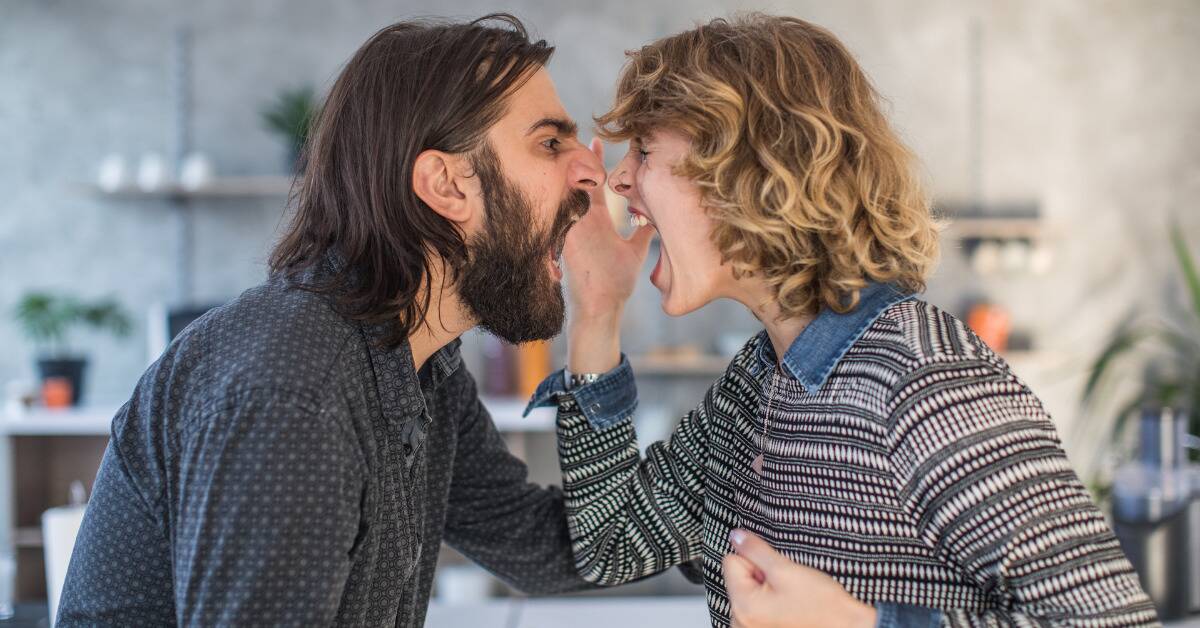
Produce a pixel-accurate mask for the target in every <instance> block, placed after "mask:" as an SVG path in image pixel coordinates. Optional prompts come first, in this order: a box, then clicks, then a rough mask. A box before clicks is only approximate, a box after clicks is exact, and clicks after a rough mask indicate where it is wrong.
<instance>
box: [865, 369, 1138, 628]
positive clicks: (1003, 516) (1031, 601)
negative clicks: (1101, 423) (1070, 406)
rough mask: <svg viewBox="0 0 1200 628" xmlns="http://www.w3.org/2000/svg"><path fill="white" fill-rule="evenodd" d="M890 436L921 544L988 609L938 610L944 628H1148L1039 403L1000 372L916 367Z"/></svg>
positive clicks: (1126, 568)
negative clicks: (985, 595) (978, 593)
mask: <svg viewBox="0 0 1200 628" xmlns="http://www.w3.org/2000/svg"><path fill="white" fill-rule="evenodd" d="M888 432H889V435H890V442H889V452H888V454H889V459H890V462H891V465H892V467H893V470H894V472H895V475H896V478H897V482H898V483H899V486H898V489H899V491H900V496H901V499H902V502H903V504H904V506H905V508H906V509H907V510H908V511H909V512H910V513H911V516H912V517H913V518H914V519H915V521H916V523H917V528H918V532H919V534H920V535H921V537H922V539H923V541H924V542H925V543H927V544H928V545H929V546H930V547H931V548H932V549H933V550H934V551H935V552H936V553H937V555H938V556H939V557H941V558H942V559H943V560H945V561H946V562H947V563H948V564H952V565H955V566H956V567H957V568H958V570H959V571H960V572H961V573H962V574H963V576H964V577H966V578H969V579H970V580H971V581H973V582H974V583H975V585H976V586H978V587H979V589H980V590H982V591H987V592H989V595H990V596H991V598H992V600H993V602H994V603H993V604H991V605H990V606H991V608H989V609H987V610H983V611H978V610H973V609H950V610H946V611H945V613H944V616H943V623H944V624H945V625H949V626H1030V625H1038V626H1050V625H1053V626H1101V625H1103V626H1116V625H1120V626H1142V625H1146V626H1150V625H1157V623H1156V618H1155V612H1154V608H1153V606H1152V604H1151V602H1150V600H1149V598H1148V597H1147V596H1146V594H1145V593H1144V592H1143V591H1142V588H1141V586H1140V585H1139V583H1138V580H1137V576H1136V574H1135V573H1134V571H1133V569H1132V567H1131V566H1130V564H1129V561H1128V560H1126V558H1125V555H1124V554H1123V553H1122V551H1121V547H1120V545H1119V544H1118V542H1117V539H1116V537H1115V536H1114V535H1113V533H1112V531H1111V530H1110V529H1109V527H1108V524H1107V523H1106V522H1105V520H1104V516H1103V515H1102V514H1101V513H1100V511H1099V509H1098V508H1097V507H1096V506H1095V504H1093V503H1092V500H1091V498H1090V496H1089V495H1088V493H1087V491H1086V489H1085V488H1084V486H1083V484H1082V483H1081V482H1080V481H1079V479H1078V477H1076V475H1075V473H1074V471H1072V469H1071V466H1070V464H1069V463H1068V461H1067V458H1066V455H1065V453H1064V452H1063V450H1062V446H1061V443H1060V442H1059V439H1058V436H1057V435H1056V433H1055V430H1054V427H1053V425H1052V424H1051V422H1050V420H1049V417H1048V416H1047V415H1046V413H1045V411H1044V409H1043V407H1042V405H1041V402H1040V401H1038V399H1037V398H1036V397H1035V396H1034V395H1033V393H1032V392H1031V391H1030V390H1029V389H1028V388H1027V387H1026V386H1025V385H1024V384H1022V383H1021V382H1020V381H1019V380H1018V379H1017V378H1016V377H1015V376H1013V375H1012V373H1011V372H1010V371H1008V369H1007V368H1005V367H1003V366H1002V365H999V364H996V363H993V362H991V361H988V360H983V359H969V360H967V359H964V360H950V361H947V360H930V361H929V362H928V363H925V364H922V365H919V366H918V368H916V369H914V371H913V372H912V373H911V374H910V375H909V376H907V377H906V378H905V379H904V380H903V381H901V382H899V384H898V385H897V386H896V388H895V389H894V393H893V399H892V406H891V410H890V414H889V422H888Z"/></svg>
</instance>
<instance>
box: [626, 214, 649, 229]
mask: <svg viewBox="0 0 1200 628" xmlns="http://www.w3.org/2000/svg"><path fill="white" fill-rule="evenodd" d="M629 224H630V226H632V227H634V228H635V229H636V228H637V227H645V226H646V225H648V224H650V219H649V218H647V217H645V216H643V215H641V214H629Z"/></svg>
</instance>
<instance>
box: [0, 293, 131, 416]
mask: <svg viewBox="0 0 1200 628" xmlns="http://www.w3.org/2000/svg"><path fill="white" fill-rule="evenodd" d="M15 317H16V320H17V322H18V323H19V324H20V325H21V328H22V329H23V330H24V332H25V335H26V336H28V337H29V339H30V340H31V341H33V343H34V345H35V346H36V347H37V353H38V358H37V367H38V376H39V379H40V380H41V381H42V382H43V383H45V382H46V381H47V380H50V379H51V378H62V379H64V380H66V381H67V382H68V383H69V388H70V393H71V397H70V403H71V404H72V405H78V404H79V401H80V399H81V398H82V393H83V376H84V372H85V370H86V368H87V358H86V357H84V356H82V355H81V354H79V353H78V352H77V351H74V350H72V347H71V344H70V342H69V336H70V332H71V330H72V329H74V328H77V327H91V328H93V329H96V330H101V331H108V332H110V333H112V334H113V335H115V336H117V337H119V338H120V337H124V336H127V335H129V330H130V327H131V325H130V322H129V315H128V314H126V312H125V311H124V309H122V308H121V306H120V305H118V304H117V302H116V301H114V300H112V299H103V300H100V301H95V302H84V301H80V300H78V299H75V298H73V297H69V296H59V295H53V294H49V293H45V292H30V293H27V294H26V295H25V296H24V297H23V298H22V299H21V301H20V302H19V303H18V304H17V307H16V311H15Z"/></svg>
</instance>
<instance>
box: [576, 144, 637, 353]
mask: <svg viewBox="0 0 1200 628" xmlns="http://www.w3.org/2000/svg"><path fill="white" fill-rule="evenodd" d="M591 148H592V152H594V153H596V156H598V157H600V161H601V162H603V161H604V147H603V144H601V143H600V140H598V139H593V140H592V145H591ZM591 198H592V204H591V208H590V209H588V213H587V214H586V215H585V216H584V217H583V218H581V219H580V220H579V222H577V223H576V224H575V226H574V227H573V228H572V229H571V231H570V233H569V234H568V235H567V244H566V247H565V248H564V249H563V261H564V263H565V264H564V265H565V267H566V269H565V270H566V275H567V289H568V294H569V295H570V297H569V298H570V303H571V321H570V324H569V327H568V332H567V333H568V340H569V350H568V354H569V358H568V368H569V369H570V370H571V371H572V372H575V373H603V372H605V371H608V370H610V369H612V368H613V367H615V366H617V364H618V363H619V362H620V355H621V351H620V346H621V345H620V331H621V314H622V312H623V311H624V308H625V302H626V301H628V300H629V297H630V296H631V295H632V294H633V288H634V285H635V283H636V282H637V278H638V274H639V272H640V271H641V268H642V264H643V263H644V262H645V260H646V252H647V251H648V250H649V248H650V240H651V239H652V238H653V236H654V229H653V227H649V226H644V227H639V228H638V229H637V231H634V232H633V235H631V236H630V237H629V239H628V240H627V239H625V238H622V237H621V234H620V233H618V232H617V229H616V226H615V225H613V221H612V218H611V217H610V216H609V213H608V203H607V202H606V200H605V191H604V189H603V187H600V188H597V189H595V190H592V192H591Z"/></svg>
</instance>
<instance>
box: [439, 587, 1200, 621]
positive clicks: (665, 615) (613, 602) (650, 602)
mask: <svg viewBox="0 0 1200 628" xmlns="http://www.w3.org/2000/svg"><path fill="white" fill-rule="evenodd" d="M708 625H709V621H708V607H707V606H705V602H704V597H703V596H700V595H689V596H672V597H621V598H545V599H526V598H507V599H506V598H496V599H491V600H488V601H485V602H474V603H468V604H445V603H441V602H437V601H434V602H432V603H431V604H430V605H429V614H428V615H427V617H426V619H425V626H426V627H427V628H468V627H469V628H561V627H562V626H570V627H571V628H695V627H702V626H708ZM1164 628H1200V615H1197V616H1193V617H1191V618H1188V619H1182V620H1178V621H1173V622H1168V623H1166V624H1164Z"/></svg>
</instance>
